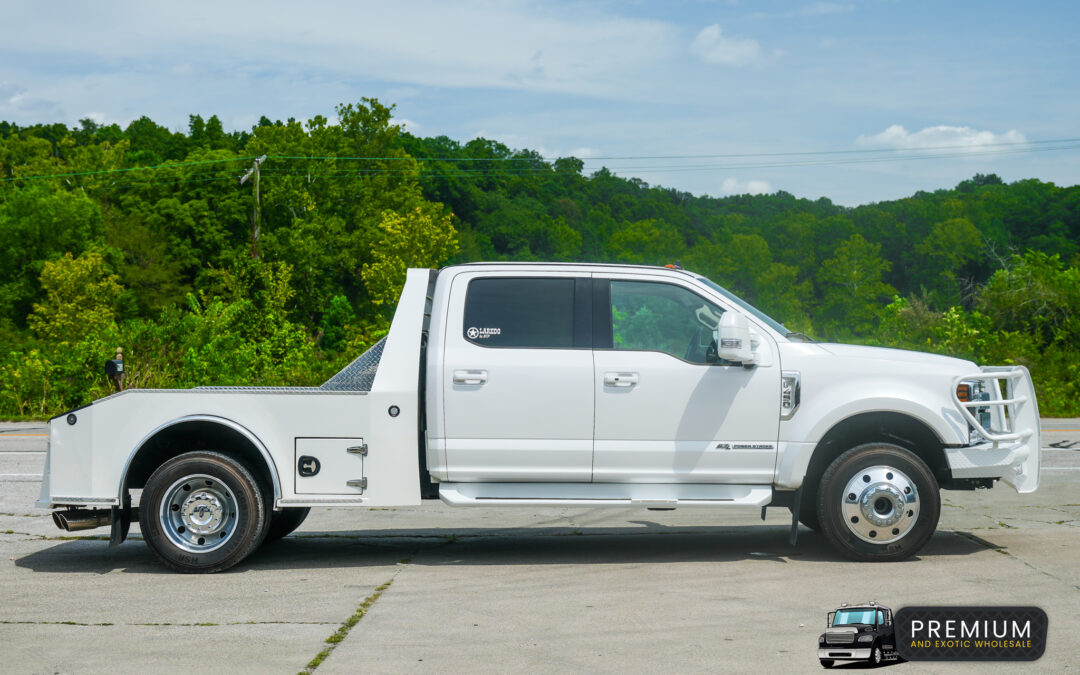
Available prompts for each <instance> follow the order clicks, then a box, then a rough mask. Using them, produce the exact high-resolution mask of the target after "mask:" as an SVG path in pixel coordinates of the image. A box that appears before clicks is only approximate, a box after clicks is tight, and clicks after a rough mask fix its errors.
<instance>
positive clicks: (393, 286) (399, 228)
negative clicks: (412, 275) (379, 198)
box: [361, 204, 457, 307]
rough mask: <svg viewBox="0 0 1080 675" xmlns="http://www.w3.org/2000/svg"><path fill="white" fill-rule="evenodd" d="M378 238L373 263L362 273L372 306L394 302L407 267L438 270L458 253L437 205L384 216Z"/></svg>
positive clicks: (453, 232) (447, 219)
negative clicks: (435, 268)
mask: <svg viewBox="0 0 1080 675" xmlns="http://www.w3.org/2000/svg"><path fill="white" fill-rule="evenodd" d="M379 230H380V232H381V238H380V239H379V240H378V241H377V242H375V243H374V244H372V247H371V257H372V262H371V263H369V264H368V265H365V266H364V270H363V272H362V273H361V274H362V276H363V279H364V283H365V284H366V285H367V290H368V295H369V296H370V297H371V302H372V303H374V304H375V305H377V306H384V307H385V306H391V305H393V303H395V302H397V299H398V296H399V295H400V294H401V288H402V287H403V286H404V285H405V272H406V270H407V269H409V268H410V267H437V266H438V265H439V264H441V263H442V262H444V261H445V260H446V259H447V258H449V257H450V256H452V255H453V254H454V253H455V252H456V251H457V231H456V230H455V229H454V226H453V224H451V222H450V216H449V215H448V214H444V213H441V212H440V209H439V208H438V206H437V205H434V204H429V205H426V206H418V207H416V208H415V209H414V210H413V211H412V212H411V213H408V214H399V213H396V212H394V211H386V212H384V213H383V218H382V221H381V222H380V223H379Z"/></svg>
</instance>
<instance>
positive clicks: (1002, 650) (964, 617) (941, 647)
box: [896, 607, 1049, 661]
mask: <svg viewBox="0 0 1080 675" xmlns="http://www.w3.org/2000/svg"><path fill="white" fill-rule="evenodd" d="M1048 622H1049V621H1048V619H1047V616H1046V612H1044V611H1043V610H1041V609H1039V608H1038V607H904V608H903V609H901V610H900V611H898V612H897V613H896V638H897V639H896V642H897V650H898V651H899V653H900V657H901V658H903V659H905V660H907V661H1034V660H1036V659H1038V658H1039V657H1041V656H1042V655H1043V652H1044V651H1046V632H1047V625H1048Z"/></svg>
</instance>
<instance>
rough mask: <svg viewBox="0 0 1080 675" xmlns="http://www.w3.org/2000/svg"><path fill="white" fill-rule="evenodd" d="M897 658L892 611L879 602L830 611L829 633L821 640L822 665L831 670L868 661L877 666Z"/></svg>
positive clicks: (842, 606)
mask: <svg viewBox="0 0 1080 675" xmlns="http://www.w3.org/2000/svg"><path fill="white" fill-rule="evenodd" d="M897 658H898V654H897V652H896V631H895V628H894V625H893V613H892V610H891V609H889V608H888V607H885V606H883V605H879V604H877V603H876V602H868V603H866V604H864V605H848V604H846V603H845V604H842V605H840V607H839V608H837V609H836V611H833V612H829V614H828V618H827V621H826V624H825V632H824V633H822V634H821V636H820V637H818V660H820V661H821V665H822V666H824V667H826V668H831V667H832V666H833V664H834V663H836V662H837V661H865V662H867V663H870V664H871V665H875V666H876V665H880V664H881V663H882V662H883V661H895V660H897Z"/></svg>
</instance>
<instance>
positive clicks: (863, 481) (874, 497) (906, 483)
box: [840, 465, 920, 544]
mask: <svg viewBox="0 0 1080 675" xmlns="http://www.w3.org/2000/svg"><path fill="white" fill-rule="evenodd" d="M842 499H843V503H842V506H841V509H840V510H841V513H842V514H843V517H844V523H845V524H846V525H847V528H848V530H850V531H851V533H852V534H854V535H855V536H856V537H858V538H859V539H861V540H863V541H865V542H869V543H872V544H888V543H891V542H894V541H897V540H899V539H903V537H904V535H906V534H907V533H908V531H909V530H911V528H912V527H914V525H915V522H916V521H917V520H918V519H919V506H920V504H919V491H918V490H917V489H916V487H915V482H914V481H912V480H911V478H909V477H908V476H907V474H905V473H904V472H903V471H900V470H899V469H896V468H893V467H891V466H882V465H878V466H871V467H867V468H865V469H862V470H860V471H857V472H855V475H854V476H852V478H851V480H850V481H848V483H847V486H846V487H845V488H844V494H843V497H842Z"/></svg>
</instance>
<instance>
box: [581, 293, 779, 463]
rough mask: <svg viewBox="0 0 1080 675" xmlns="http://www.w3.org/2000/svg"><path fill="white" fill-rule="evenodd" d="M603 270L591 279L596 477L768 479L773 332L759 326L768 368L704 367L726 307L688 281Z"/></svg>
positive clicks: (774, 410) (775, 367)
mask: <svg viewBox="0 0 1080 675" xmlns="http://www.w3.org/2000/svg"><path fill="white" fill-rule="evenodd" d="M604 276H605V277H608V278H607V279H601V278H599V277H597V278H594V284H595V285H596V291H597V292H596V295H595V299H594V303H595V305H596V307H597V310H598V312H602V319H603V321H602V322H601V321H600V320H598V322H597V328H596V333H597V335H596V336H595V343H596V346H597V349H596V350H595V352H594V361H595V369H596V375H595V380H594V391H595V395H596V432H595V439H594V458H593V480H594V481H596V482H647V483H741V484H767V483H772V480H773V466H774V464H775V460H776V443H777V435H778V430H779V425H780V420H779V411H780V365H779V360H778V358H776V354H777V350H776V348H775V344H774V343H773V342H772V340H771V338H770V337H769V336H768V335H765V334H764V331H758V332H760V333H762V335H761V336H760V338H761V340H763V341H767V342H764V343H763V344H761V346H760V349H761V350H762V353H763V354H771V357H769V358H767V359H765V363H766V364H767V365H758V366H754V367H751V368H745V367H743V366H741V365H722V364H719V363H715V362H712V363H710V361H715V358H714V357H709V356H708V354H709V352H710V345H711V343H712V341H713V327H715V325H716V323H717V322H718V321H719V317H720V316H721V315H722V314H723V312H724V311H725V310H724V309H723V308H722V307H720V306H719V305H718V304H716V303H715V302H712V301H710V300H708V299H706V298H705V297H703V296H702V295H701V294H700V292H699V291H698V290H697V289H696V288H695V287H694V286H693V285H692V284H690V283H689V281H687V282H686V284H682V283H679V282H677V281H675V280H672V279H669V278H658V279H657V280H656V281H642V280H640V276H639V275H635V276H619V275H615V274H612V275H604ZM733 311H734V310H733ZM769 350H771V351H769Z"/></svg>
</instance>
